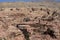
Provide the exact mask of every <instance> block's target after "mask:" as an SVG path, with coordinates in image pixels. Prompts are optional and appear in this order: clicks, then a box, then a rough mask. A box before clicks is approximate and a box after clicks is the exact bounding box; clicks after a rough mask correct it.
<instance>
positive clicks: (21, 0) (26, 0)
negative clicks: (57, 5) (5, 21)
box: [0, 0, 60, 2]
mask: <svg viewBox="0 0 60 40" xmlns="http://www.w3.org/2000/svg"><path fill="white" fill-rule="evenodd" d="M41 1H45V0H0V2H41ZM46 1H53V2H60V0H46Z"/></svg>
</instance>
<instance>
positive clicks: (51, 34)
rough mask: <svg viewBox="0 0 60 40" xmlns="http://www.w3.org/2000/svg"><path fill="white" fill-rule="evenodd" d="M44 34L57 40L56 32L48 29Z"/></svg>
mask: <svg viewBox="0 0 60 40" xmlns="http://www.w3.org/2000/svg"><path fill="white" fill-rule="evenodd" d="M43 34H44V35H49V36H50V37H51V38H55V39H56V38H57V37H56V35H55V34H54V31H53V30H51V29H50V28H48V29H47V31H45V32H44V33H43Z"/></svg>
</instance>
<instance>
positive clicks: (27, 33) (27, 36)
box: [16, 24, 30, 40]
mask: <svg viewBox="0 0 60 40" xmlns="http://www.w3.org/2000/svg"><path fill="white" fill-rule="evenodd" d="M16 27H17V28H18V29H19V30H21V31H22V33H23V34H24V37H25V39H26V40H30V39H29V32H28V31H27V29H21V28H20V26H19V24H17V26H16Z"/></svg>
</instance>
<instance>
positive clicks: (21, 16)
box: [0, 7, 60, 40]
mask: <svg viewBox="0 0 60 40" xmlns="http://www.w3.org/2000/svg"><path fill="white" fill-rule="evenodd" d="M0 40H60V9H56V8H53V9H52V8H42V7H36V8H34V7H32V8H31V7H21V8H0Z"/></svg>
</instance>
